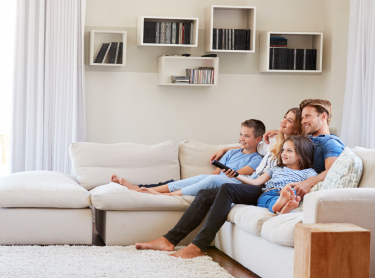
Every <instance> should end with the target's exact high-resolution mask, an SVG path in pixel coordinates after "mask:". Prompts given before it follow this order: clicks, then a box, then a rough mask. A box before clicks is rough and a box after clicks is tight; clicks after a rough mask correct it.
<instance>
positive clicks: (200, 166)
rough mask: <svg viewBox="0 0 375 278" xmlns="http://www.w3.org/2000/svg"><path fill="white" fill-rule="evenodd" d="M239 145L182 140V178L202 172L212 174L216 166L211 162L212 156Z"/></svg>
mask: <svg viewBox="0 0 375 278" xmlns="http://www.w3.org/2000/svg"><path fill="white" fill-rule="evenodd" d="M238 146H239V144H228V145H209V144H204V143H200V142H198V141H194V140H188V141H182V142H181V143H180V145H179V154H178V158H179V160H180V166H181V179H186V178H190V177H194V176H198V175H201V174H212V172H213V171H215V169H216V167H215V166H213V165H211V163H210V158H211V156H212V155H213V154H214V153H215V152H217V151H218V150H220V149H222V148H226V147H238Z"/></svg>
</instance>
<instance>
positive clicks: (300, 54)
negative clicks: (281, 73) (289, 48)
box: [296, 49, 304, 70]
mask: <svg viewBox="0 0 375 278" xmlns="http://www.w3.org/2000/svg"><path fill="white" fill-rule="evenodd" d="M303 53H304V50H303V49H296V70H303Z"/></svg>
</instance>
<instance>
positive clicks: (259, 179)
mask: <svg viewBox="0 0 375 278" xmlns="http://www.w3.org/2000/svg"><path fill="white" fill-rule="evenodd" d="M222 172H223V173H225V175H227V177H229V178H234V175H235V171H233V170H232V169H229V170H228V171H225V170H222ZM235 178H236V179H238V180H239V181H240V182H243V183H246V184H251V185H262V184H265V183H266V182H267V181H269V180H270V179H271V177H270V175H269V174H268V173H264V174H263V175H261V176H259V177H257V178H256V179H251V178H248V177H244V176H242V175H239V176H237V177H235Z"/></svg>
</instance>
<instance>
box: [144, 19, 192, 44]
mask: <svg viewBox="0 0 375 278" xmlns="http://www.w3.org/2000/svg"><path fill="white" fill-rule="evenodd" d="M143 43H157V44H194V23H191V22H149V21H145V22H144V29H143Z"/></svg>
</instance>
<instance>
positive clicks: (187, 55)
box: [181, 53, 190, 57]
mask: <svg viewBox="0 0 375 278" xmlns="http://www.w3.org/2000/svg"><path fill="white" fill-rule="evenodd" d="M181 56H185V57H190V54H188V53H187V54H181Z"/></svg>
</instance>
